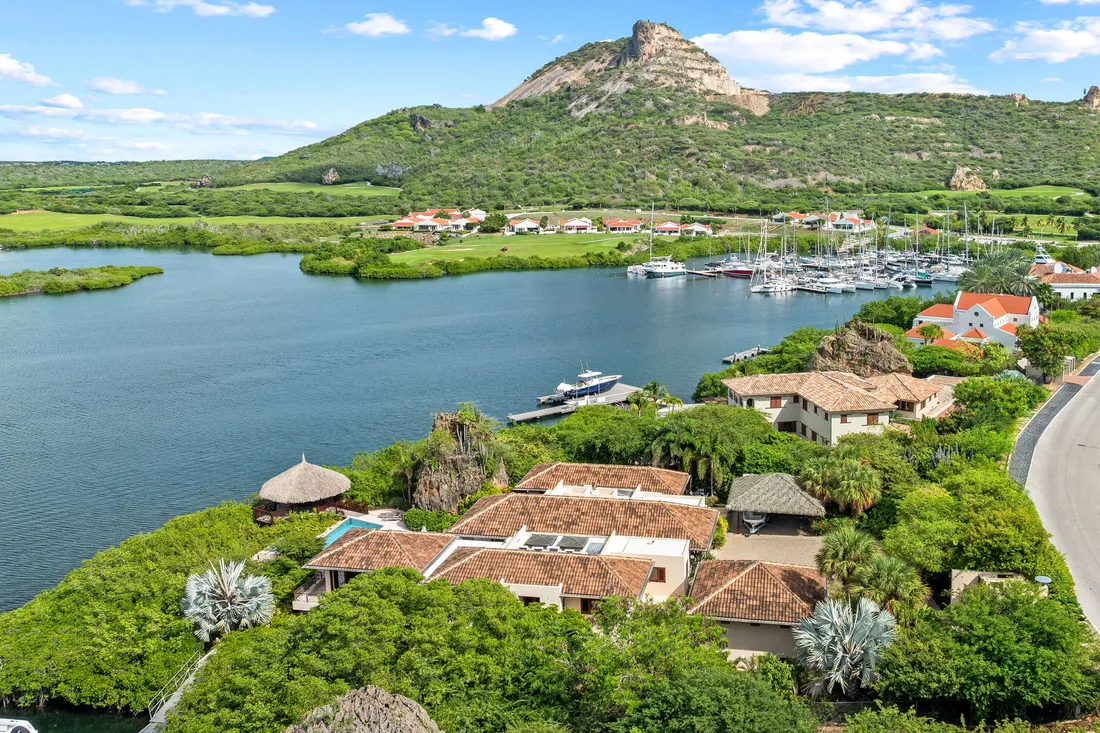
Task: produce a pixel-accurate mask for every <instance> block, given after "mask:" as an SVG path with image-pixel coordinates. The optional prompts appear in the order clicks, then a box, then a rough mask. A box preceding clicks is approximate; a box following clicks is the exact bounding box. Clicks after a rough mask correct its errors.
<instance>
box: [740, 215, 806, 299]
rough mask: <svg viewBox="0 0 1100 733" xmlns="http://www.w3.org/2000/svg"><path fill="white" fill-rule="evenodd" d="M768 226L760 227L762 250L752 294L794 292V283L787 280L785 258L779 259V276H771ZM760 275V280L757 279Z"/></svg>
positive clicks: (781, 255)
mask: <svg viewBox="0 0 1100 733" xmlns="http://www.w3.org/2000/svg"><path fill="white" fill-rule="evenodd" d="M767 241H768V225H767V224H766V223H764V224H761V225H760V250H759V252H758V253H757V256H756V266H755V267H754V268H753V274H752V281H751V282H750V284H749V292H750V293H758V294H761V295H774V294H778V293H792V292H794V285H795V284H794V282H793V281H791V280H790V279H789V278H787V277H786V276H785V274H784V270H783V256H784V255H785V254H786V253H785V252H784V253H780V257H779V263H780V265H779V274H778V275H771V274H770V272H771V269H772V268H771V262H770V261H769V260H768V245H767ZM757 275H759V279H758V278H757Z"/></svg>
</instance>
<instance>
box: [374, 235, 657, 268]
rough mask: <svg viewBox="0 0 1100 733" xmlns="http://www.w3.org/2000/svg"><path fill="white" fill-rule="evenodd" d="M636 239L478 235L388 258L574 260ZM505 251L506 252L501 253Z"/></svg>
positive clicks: (628, 236) (402, 259)
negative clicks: (549, 258) (503, 256)
mask: <svg viewBox="0 0 1100 733" xmlns="http://www.w3.org/2000/svg"><path fill="white" fill-rule="evenodd" d="M637 239H638V237H637V236H636V235H621V234H613V235H608V234H592V235H588V234H539V235H527V236H522V235H521V236H514V237H505V236H502V235H499V234H497V235H493V234H481V235H475V236H471V237H467V238H465V239H457V240H453V241H451V242H448V243H447V244H445V245H442V246H439V247H427V248H425V249H417V250H413V251H411V252H399V253H397V254H394V255H390V257H391V258H392V259H393V260H394V261H396V262H408V263H410V264H415V263H418V262H427V261H429V260H461V259H465V258H467V257H479V258H482V257H492V256H494V255H508V256H511V257H534V256H539V257H574V256H577V255H583V254H585V253H586V252H608V251H611V250H613V249H615V246H616V245H618V243H619V242H631V243H632V242H634V241H636V240H637ZM502 247H507V248H508V251H507V252H501V248H502Z"/></svg>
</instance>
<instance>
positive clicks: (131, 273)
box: [0, 265, 164, 297]
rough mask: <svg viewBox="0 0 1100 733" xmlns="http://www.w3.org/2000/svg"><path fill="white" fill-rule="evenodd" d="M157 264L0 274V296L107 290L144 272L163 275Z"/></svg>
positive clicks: (145, 274)
mask: <svg viewBox="0 0 1100 733" xmlns="http://www.w3.org/2000/svg"><path fill="white" fill-rule="evenodd" d="M163 274H164V270H162V269H161V268H159V267H118V266H116V265H104V266H102V267H84V268H78V269H76V270H65V269H62V268H60V267H55V268H53V269H52V270H42V271H38V270H22V271H20V272H16V273H13V274H11V275H0V297H4V296H11V295H31V294H35V293H45V294H47V295H58V294H61V293H75V292H76V291H78V290H106V289H109V288H121V287H123V286H125V285H129V284H130V283H132V282H133V281H134V280H140V279H141V278H143V277H145V276H147V275H163Z"/></svg>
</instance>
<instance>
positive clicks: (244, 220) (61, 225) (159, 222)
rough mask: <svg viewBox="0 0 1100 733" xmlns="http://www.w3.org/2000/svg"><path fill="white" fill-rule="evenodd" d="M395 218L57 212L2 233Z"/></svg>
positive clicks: (32, 215)
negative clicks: (108, 224)
mask: <svg viewBox="0 0 1100 733" xmlns="http://www.w3.org/2000/svg"><path fill="white" fill-rule="evenodd" d="M392 218H393V217H392V216H344V217H312V218H311V217H297V216H211V217H206V218H201V217H197V216H179V217H170V218H166V219H153V218H149V219H143V218H140V217H136V216H118V215H115V214H63V213H58V212H54V211H25V212H20V213H18V214H5V215H3V216H0V229H12V230H15V231H17V232H41V231H44V230H46V229H78V228H80V227H86V226H91V225H92V224H98V223H100V222H103V221H121V222H129V223H131V224H136V225H138V226H169V225H172V224H194V223H195V222H197V221H204V222H206V223H207V224H211V225H218V224H295V223H298V224H305V223H308V222H311V221H337V222H343V223H345V224H358V223H359V222H361V221H387V220H389V219H392Z"/></svg>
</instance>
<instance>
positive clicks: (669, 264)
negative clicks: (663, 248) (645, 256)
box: [642, 256, 687, 278]
mask: <svg viewBox="0 0 1100 733" xmlns="http://www.w3.org/2000/svg"><path fill="white" fill-rule="evenodd" d="M642 267H644V268H645V276H646V277H647V278H659V277H679V276H680V275H686V274H687V268H686V267H684V263H683V262H673V261H672V257H671V256H665V257H654V258H653V259H652V260H650V261H649V262H647V263H645V264H644V265H642Z"/></svg>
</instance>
